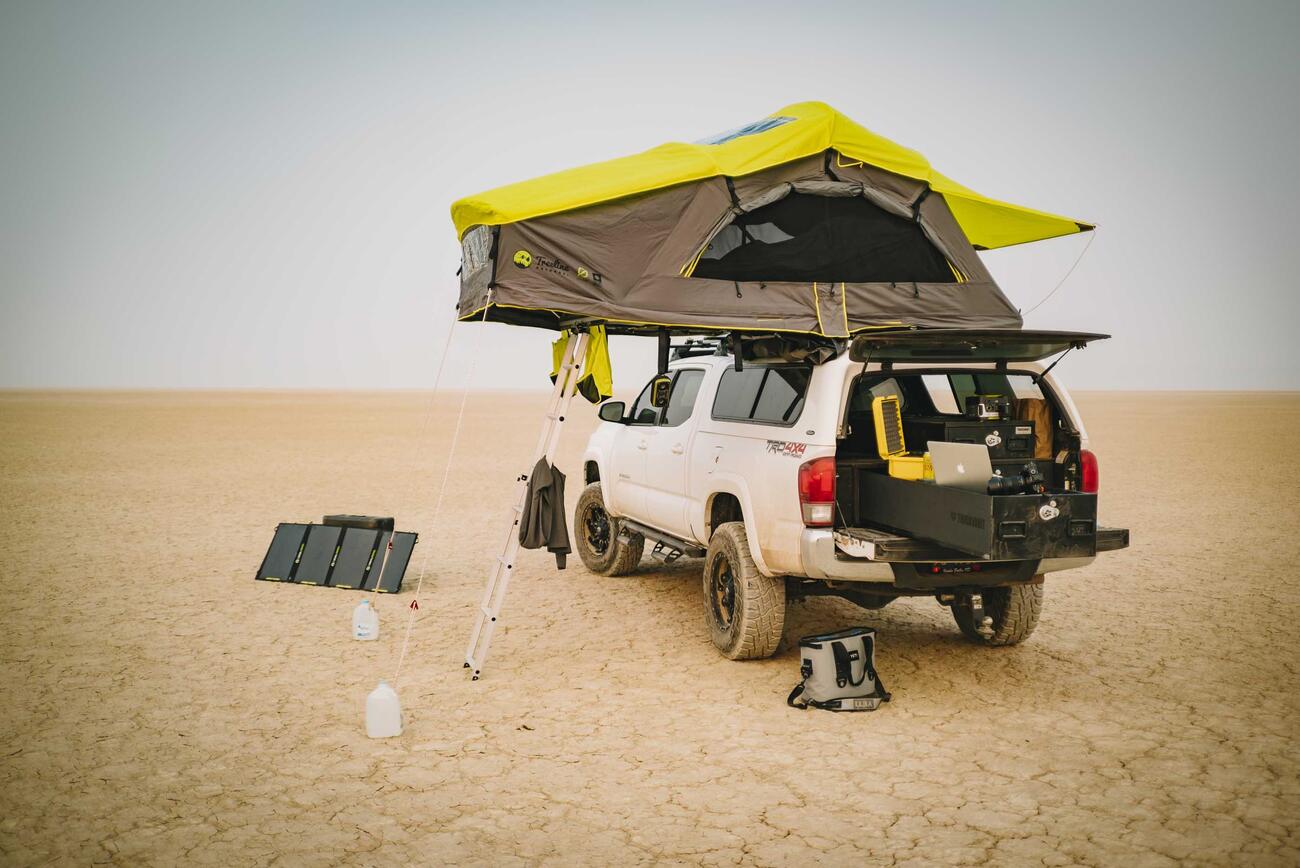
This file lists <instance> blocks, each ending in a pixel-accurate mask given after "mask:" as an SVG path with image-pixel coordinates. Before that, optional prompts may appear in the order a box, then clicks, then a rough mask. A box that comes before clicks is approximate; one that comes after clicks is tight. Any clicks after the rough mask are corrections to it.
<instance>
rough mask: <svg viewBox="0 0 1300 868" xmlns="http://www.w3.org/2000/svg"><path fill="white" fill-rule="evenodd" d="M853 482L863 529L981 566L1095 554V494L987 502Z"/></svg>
mask: <svg viewBox="0 0 1300 868" xmlns="http://www.w3.org/2000/svg"><path fill="white" fill-rule="evenodd" d="M857 476H858V520H859V521H860V522H862V523H863V524H867V525H871V526H876V527H882V528H888V529H889V530H893V531H896V532H898V533H902V534H906V535H908V536H914V537H921V538H924V539H929V540H933V541H934V542H937V543H939V544H940V545H943V546H948V547H949V548H954V549H957V550H959V551H963V552H969V553H970V554H971V555H974V556H975V557H977V558H980V559H983V560H994V561H1018V560H1031V559H1040V558H1080V557H1092V556H1094V555H1096V554H1097V495H1095V494H1084V493H1083V492H1079V491H1067V492H1057V493H1047V494H999V495H989V494H983V493H981V492H978V491H968V490H966V489H963V488H954V487H952V486H947V485H935V484H934V483H930V482H912V481H909V480H905V479H895V478H894V477H892V476H888V475H886V474H884V473H860V474H858V475H857ZM1053 510H1056V511H1057V514H1056V515H1052V511H1053ZM1048 516H1051V517H1048Z"/></svg>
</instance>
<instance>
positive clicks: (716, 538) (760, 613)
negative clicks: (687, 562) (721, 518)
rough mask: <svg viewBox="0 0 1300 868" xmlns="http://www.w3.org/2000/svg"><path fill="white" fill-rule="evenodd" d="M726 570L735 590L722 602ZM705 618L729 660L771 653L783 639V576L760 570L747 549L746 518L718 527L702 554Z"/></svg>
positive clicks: (720, 649)
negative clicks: (719, 582)
mask: <svg viewBox="0 0 1300 868" xmlns="http://www.w3.org/2000/svg"><path fill="white" fill-rule="evenodd" d="M727 568H729V571H730V582H729V586H730V589H731V594H730V600H729V602H728V604H727V605H723V604H722V603H721V601H720V600H719V599H717V598H716V596H715V590H716V589H715V577H716V576H718V575H719V571H720V570H724V571H725V570H726V569H727ZM723 584H726V583H725V582H724V583H723ZM704 619H705V622H706V623H707V624H708V626H709V637H710V638H711V639H713V644H714V645H716V646H717V647H718V650H719V651H721V652H722V654H723V656H725V657H727V658H730V659H731V660H756V659H759V658H762V657H771V656H772V653H773V652H774V651H776V646H777V645H778V644H779V643H780V641H781V631H782V629H783V628H784V627H785V579H784V578H781V577H777V578H769V577H767V576H765V575H763V574H762V573H760V572H759V571H758V567H757V566H756V565H755V564H754V558H753V556H752V555H751V554H750V553H749V539H748V538H747V537H746V536H745V524H744V522H739V521H729V522H727V523H726V524H721V525H719V526H718V528H717V530H715V531H714V532H713V537H712V538H711V539H710V540H709V550H708V553H707V554H706V555H705V556H704Z"/></svg>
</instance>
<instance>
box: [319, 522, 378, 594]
mask: <svg viewBox="0 0 1300 868" xmlns="http://www.w3.org/2000/svg"><path fill="white" fill-rule="evenodd" d="M383 537H384V539H387V537H388V535H387V534H383ZM379 544H380V533H379V531H377V530H368V529H366V528H359V527H349V528H347V529H346V530H344V531H343V543H342V545H340V546H339V556H338V557H337V558H336V559H335V560H334V572H332V573H330V585H331V586H332V587H335V588H351V589H352V590H357V589H359V588H360V587H361V586H362V585H364V584H365V581H366V567H368V566H370V556H371V554H373V553H374V551H375V547H376V546H378V545H379ZM382 553H383V551H382V549H381V550H380V554H382Z"/></svg>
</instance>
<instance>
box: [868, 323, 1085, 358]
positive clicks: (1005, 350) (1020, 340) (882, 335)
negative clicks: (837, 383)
mask: <svg viewBox="0 0 1300 868" xmlns="http://www.w3.org/2000/svg"><path fill="white" fill-rule="evenodd" d="M1108 337H1110V335H1103V334H1096V333H1093V332H1060V331H1044V330H1042V329H1036V330H1031V329H905V330H900V331H881V332H870V333H868V334H861V335H858V336H857V337H855V338H854V339H853V344H852V345H851V347H850V348H849V357H850V358H851V359H853V361H855V362H868V361H870V362H885V361H890V362H1036V361H1038V360H1039V359H1045V358H1047V357H1048V356H1054V355H1056V354H1057V353H1063V352H1065V351H1066V350H1070V349H1075V348H1079V347H1084V346H1086V345H1087V344H1089V343H1090V342H1092V341H1100V340H1105V339H1106V338H1108Z"/></svg>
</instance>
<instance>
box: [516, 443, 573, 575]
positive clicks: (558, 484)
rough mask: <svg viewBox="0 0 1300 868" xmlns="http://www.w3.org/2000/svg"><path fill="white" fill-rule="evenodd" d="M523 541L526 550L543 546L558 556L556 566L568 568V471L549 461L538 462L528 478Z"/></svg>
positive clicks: (523, 520) (521, 524) (522, 526)
mask: <svg viewBox="0 0 1300 868" xmlns="http://www.w3.org/2000/svg"><path fill="white" fill-rule="evenodd" d="M519 544H520V545H521V546H523V547H524V548H526V549H539V548H541V547H542V546H545V547H546V550H547V551H549V552H551V553H552V554H553V555H555V567H556V569H560V570H562V569H564V565H565V556H566V555H568V554H569V552H571V551H572V549H571V548H569V525H568V522H567V521H566V520H565V517H564V474H563V473H561V472H560V471H559V470H557V469H556V468H555V467H553V466H552V465H550V464H548V463H547V462H546V459H545V458H540V459H538V461H537V466H536V467H534V468H533V472H532V475H531V476H529V477H528V496H527V497H526V498H525V499H524V514H523V515H522V516H521V517H520V520H519Z"/></svg>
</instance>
